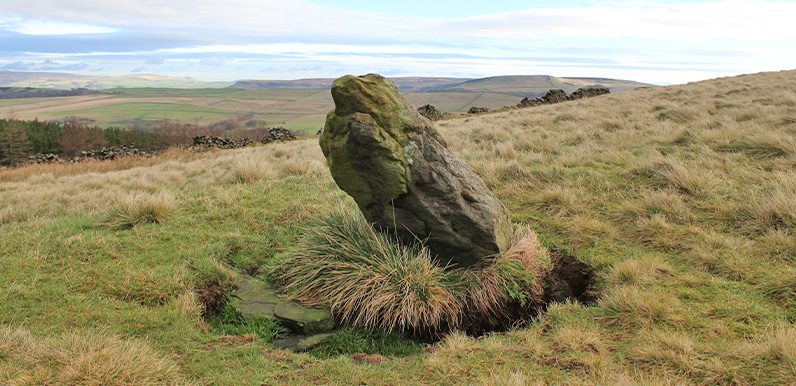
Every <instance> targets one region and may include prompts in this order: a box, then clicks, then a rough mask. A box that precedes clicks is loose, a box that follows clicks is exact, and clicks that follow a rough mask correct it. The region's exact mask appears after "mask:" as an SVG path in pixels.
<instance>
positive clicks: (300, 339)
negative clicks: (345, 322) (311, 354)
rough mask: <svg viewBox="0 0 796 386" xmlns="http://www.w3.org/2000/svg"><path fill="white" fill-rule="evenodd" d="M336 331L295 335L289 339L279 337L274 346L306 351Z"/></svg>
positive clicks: (281, 348)
mask: <svg viewBox="0 0 796 386" xmlns="http://www.w3.org/2000/svg"><path fill="white" fill-rule="evenodd" d="M334 334H335V333H333V332H326V333H323V334H315V335H309V336H294V337H291V338H287V339H278V340H276V341H274V347H276V348H278V349H280V350H290V351H293V352H305V351H308V350H309V349H311V348H313V347H315V346H317V345H319V344H321V343H323V342H324V341H325V340H326V339H329V337H331V336H333V335H334Z"/></svg>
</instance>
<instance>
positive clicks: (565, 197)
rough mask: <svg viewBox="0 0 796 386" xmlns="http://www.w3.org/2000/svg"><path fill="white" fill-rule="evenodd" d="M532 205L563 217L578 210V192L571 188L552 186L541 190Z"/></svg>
mask: <svg viewBox="0 0 796 386" xmlns="http://www.w3.org/2000/svg"><path fill="white" fill-rule="evenodd" d="M534 206H536V207H537V208H539V209H541V210H544V211H545V212H547V214H548V215H550V216H554V217H565V216H569V215H572V214H574V213H577V212H578V211H580V210H581V209H582V208H581V205H580V204H579V201H578V194H577V193H576V192H575V191H574V190H573V189H572V188H565V187H561V186H554V187H550V188H546V189H545V190H543V191H542V192H541V193H540V194H539V195H538V196H537V197H536V198H535V199H534Z"/></svg>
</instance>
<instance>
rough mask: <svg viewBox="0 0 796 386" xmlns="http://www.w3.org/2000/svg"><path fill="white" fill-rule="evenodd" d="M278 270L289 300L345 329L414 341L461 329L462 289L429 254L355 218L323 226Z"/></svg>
mask: <svg viewBox="0 0 796 386" xmlns="http://www.w3.org/2000/svg"><path fill="white" fill-rule="evenodd" d="M278 270H279V273H278V280H279V281H280V282H281V283H282V284H283V286H284V288H285V289H286V290H287V291H289V292H290V293H292V295H293V296H295V297H296V298H298V299H301V300H303V301H305V302H308V303H316V304H323V305H327V306H328V307H330V309H331V311H332V313H333V314H334V315H336V316H338V317H339V318H340V319H342V320H343V321H344V322H346V323H350V324H353V325H357V326H363V327H365V328H370V329H379V330H382V331H387V332H392V331H393V330H397V331H402V332H411V333H418V334H434V333H436V332H437V331H438V330H440V329H446V328H449V327H452V326H456V325H458V324H459V319H460V313H461V310H462V305H463V303H462V298H461V296H460V292H461V291H460V289H459V287H460V286H461V284H460V283H457V282H456V281H455V280H453V278H452V277H451V276H450V273H449V272H446V271H445V269H443V267H441V266H440V265H438V264H437V263H436V262H435V261H434V260H433V259H432V257H431V255H430V254H429V251H428V249H426V248H424V247H422V248H421V246H416V247H407V246H403V245H401V244H399V243H398V242H397V241H396V240H394V239H392V238H391V237H390V236H388V235H385V234H382V233H379V232H376V231H375V230H374V229H373V227H371V226H370V224H368V223H367V221H366V220H365V219H364V218H363V217H362V215H361V214H359V213H357V214H351V213H350V212H349V211H344V210H339V211H337V212H334V213H332V214H330V215H329V216H328V217H327V218H325V219H322V220H321V221H320V223H319V224H318V226H317V227H314V228H312V229H310V230H309V233H308V234H307V235H306V236H305V237H304V240H303V242H302V245H301V247H299V248H297V249H295V250H294V253H292V254H291V255H289V256H288V257H286V258H285V259H284V260H283V261H281V262H280V266H279V268H278Z"/></svg>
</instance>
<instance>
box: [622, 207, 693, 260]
mask: <svg viewBox="0 0 796 386" xmlns="http://www.w3.org/2000/svg"><path fill="white" fill-rule="evenodd" d="M634 225H635V226H634V227H632V228H631V230H630V232H631V234H632V237H633V238H634V239H635V240H636V242H638V243H639V244H641V245H644V246H647V247H650V248H653V249H656V250H659V251H662V252H671V251H685V250H688V249H691V248H692V244H691V243H689V240H688V239H689V237H691V236H693V235H695V234H696V233H697V230H696V229H695V228H693V227H689V226H685V227H684V226H680V225H676V224H672V223H671V222H669V221H667V220H666V217H664V216H663V215H661V214H654V215H652V216H651V217H650V218H640V219H638V220H637V221H636V222H635V224H634Z"/></svg>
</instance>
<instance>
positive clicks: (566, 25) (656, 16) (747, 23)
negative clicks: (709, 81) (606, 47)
mask: <svg viewBox="0 0 796 386" xmlns="http://www.w3.org/2000/svg"><path fill="white" fill-rule="evenodd" d="M793 15H796V3H793V2H784V1H743V0H725V1H719V2H705V3H681V2H678V3H676V4H672V3H665V2H648V1H642V2H614V3H611V4H610V5H593V6H590V7H579V8H540V9H529V10H523V11H513V12H505V13H497V14H488V15H479V16H474V17H469V18H462V19H455V20H441V21H439V22H438V23H437V24H436V25H434V26H433V27H432V28H433V29H434V30H435V32H437V33H448V34H462V35H466V36H477V37H488V38H505V39H515V40H517V39H528V38H538V37H544V36H556V37H580V38H589V39H594V38H634V39H656V40H685V41H690V40H707V39H722V38H728V39H740V40H746V41H750V40H752V41H770V40H772V39H775V40H783V39H792V38H794V37H796V30H794V29H793V28H791V20H792V16H793Z"/></svg>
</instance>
